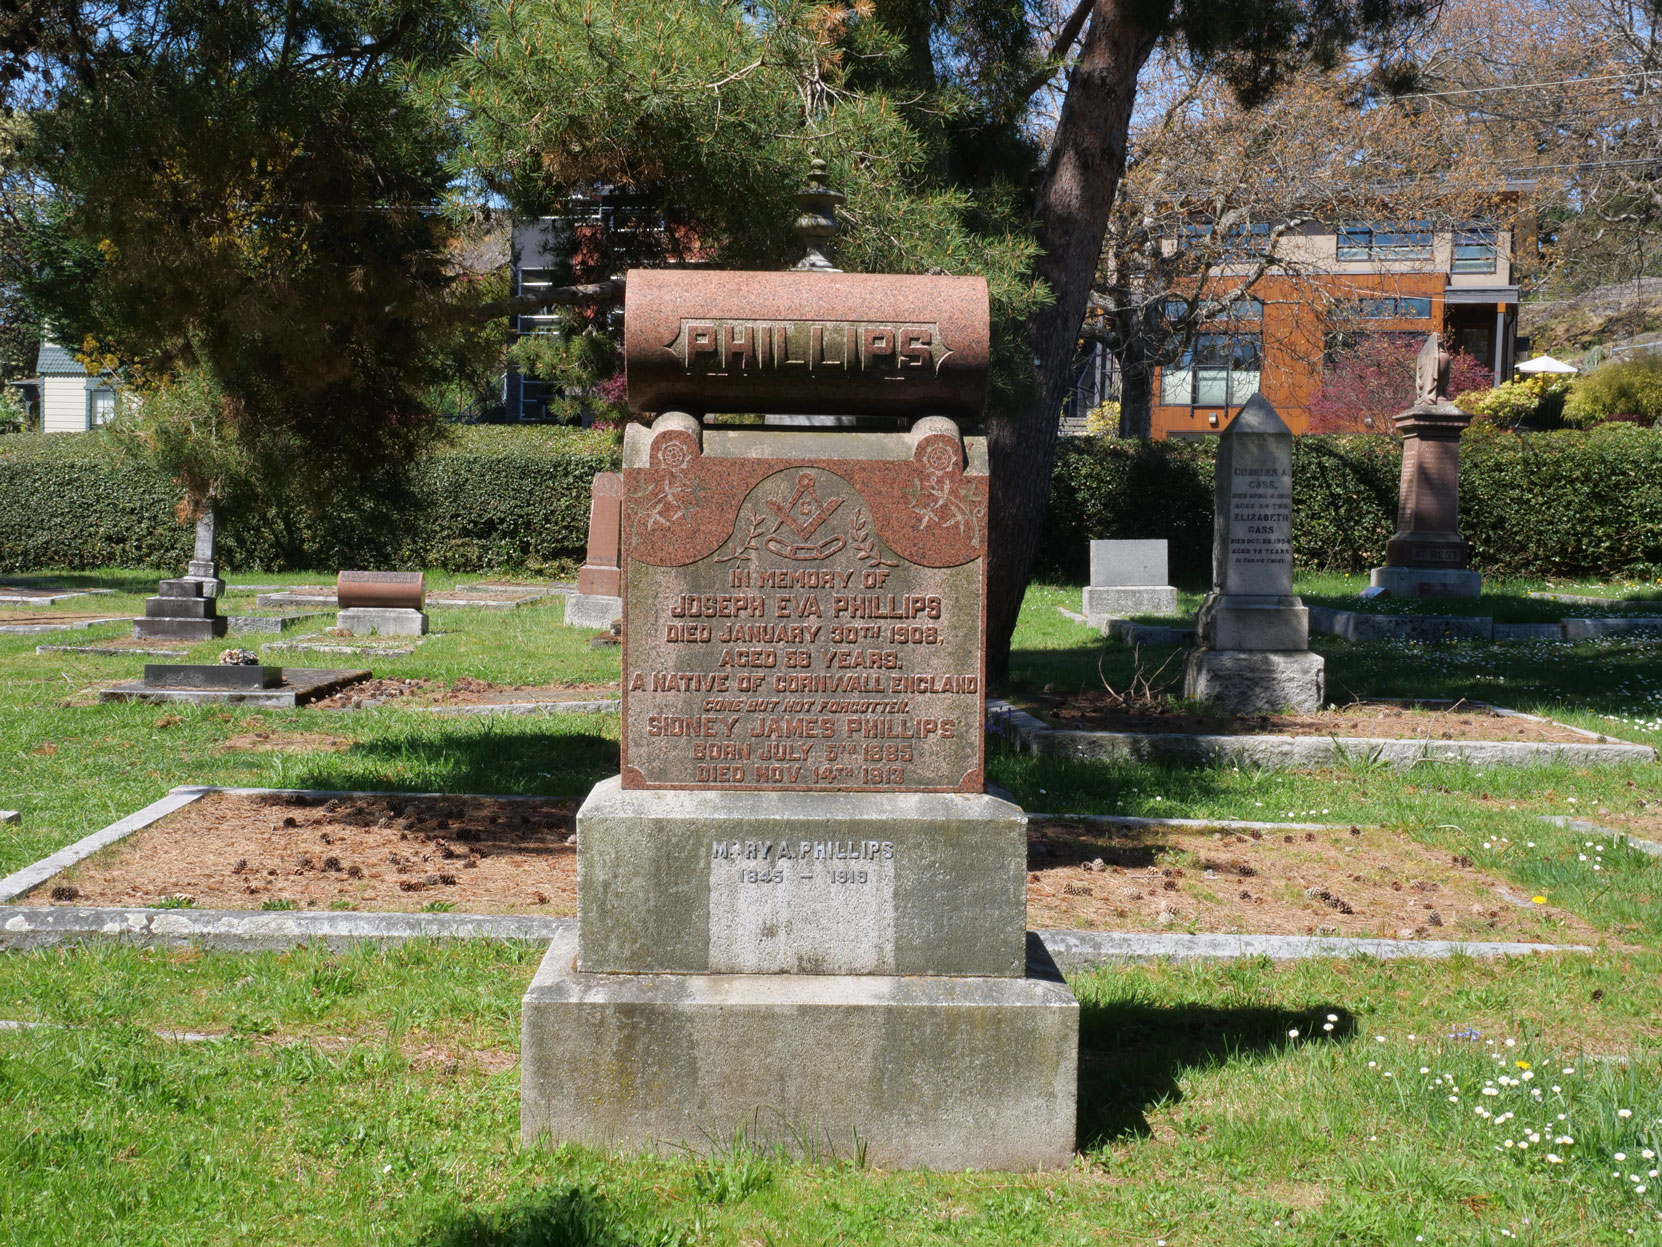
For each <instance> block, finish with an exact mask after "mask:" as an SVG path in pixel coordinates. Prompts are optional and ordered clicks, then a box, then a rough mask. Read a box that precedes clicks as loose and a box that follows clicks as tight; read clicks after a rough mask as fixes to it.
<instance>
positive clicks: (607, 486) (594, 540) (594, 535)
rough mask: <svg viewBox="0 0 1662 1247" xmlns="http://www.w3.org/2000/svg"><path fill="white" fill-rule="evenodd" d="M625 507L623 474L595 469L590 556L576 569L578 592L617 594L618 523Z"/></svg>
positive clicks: (590, 516) (591, 504) (590, 507)
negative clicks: (596, 470)
mask: <svg viewBox="0 0 1662 1247" xmlns="http://www.w3.org/2000/svg"><path fill="white" fill-rule="evenodd" d="M622 509H623V478H622V477H621V476H619V475H618V474H617V473H616V472H596V473H595V474H594V484H593V485H592V486H591V487H590V494H589V550H588V558H587V559H586V561H585V562H584V563H583V566H582V568H581V569H579V571H578V573H577V592H579V593H582V594H589V595H593V596H596V597H608V598H615V597H617V596H618V580H619V576H620V574H621V573H620V570H619V569H620V567H621V566H622V565H621V564H620V563H619V562H618V525H619V524H620V523H621V520H622V517H621V512H622Z"/></svg>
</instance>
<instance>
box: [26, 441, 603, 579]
mask: <svg viewBox="0 0 1662 1247" xmlns="http://www.w3.org/2000/svg"><path fill="white" fill-rule="evenodd" d="M617 466H618V439H617V435H616V434H615V433H605V432H590V431H586V430H581V429H565V428H502V427H489V426H479V427H473V428H462V429H458V430H457V431H456V436H455V437H454V438H452V440H451V443H450V445H448V446H447V447H446V448H445V449H443V450H442V451H440V452H438V453H437V454H434V455H432V456H430V457H428V458H426V459H424V460H423V461H421V462H420V463H417V464H415V465H414V466H412V467H410V468H408V469H406V470H403V471H398V472H389V473H388V474H387V475H386V476H385V477H384V478H382V479H380V480H377V481H371V482H366V483H365V487H364V489H363V490H362V491H361V492H360V493H358V494H356V495H354V496H347V497H340V498H337V499H335V500H334V501H333V502H331V504H330V505H329V506H328V507H327V508H326V509H325V510H324V511H323V513H321V514H319V515H308V514H306V513H305V512H304V511H303V510H302V509H300V508H298V507H294V506H286V505H284V503H283V501H282V499H281V498H275V499H267V500H265V501H263V502H259V503H253V504H245V505H243V506H242V507H240V508H233V509H229V510H227V511H226V512H225V513H224V514H222V516H221V517H220V550H221V561H222V562H223V564H224V565H225V566H226V567H231V568H235V569H236V570H237V571H239V572H242V571H256V570H263V571H284V570H290V569H302V568H304V569H329V568H339V567H382V568H429V567H430V568H440V569H443V570H447V571H458V572H460V571H482V570H485V569H489V568H513V567H520V568H541V567H547V568H557V569H569V568H570V567H572V566H574V565H575V564H578V563H581V562H582V560H583V551H584V547H585V545H586V544H587V540H588V523H589V482H590V481H591V480H592V479H593V477H594V474H595V473H596V472H604V471H609V470H615V469H616V468H617ZM176 501H177V494H176V492H175V491H174V490H173V489H172V487H171V486H170V485H169V483H168V482H167V481H166V480H165V479H164V478H162V477H161V476H159V475H157V474H155V473H152V472H147V471H145V470H143V469H142V468H139V467H136V466H134V465H133V464H132V463H130V462H128V461H126V460H124V459H123V458H122V457H121V456H120V454H119V452H118V451H117V450H116V448H115V447H114V446H113V445H111V444H110V442H109V441H108V439H106V438H104V437H103V436H101V435H98V434H76V435H69V434H61V433H60V434H49V435H45V436H40V435H36V436H27V437H25V436H16V437H6V438H3V439H0V571H7V572H18V571H29V570H32V569H35V568H41V567H60V568H67V569H82V568H91V567H170V566H171V567H177V566H182V565H183V564H184V562H185V560H186V559H187V558H189V556H190V542H191V530H190V529H189V527H188V526H186V525H183V524H181V523H180V522H179V521H178V519H177V518H176V516H175V513H174V509H175V503H176Z"/></svg>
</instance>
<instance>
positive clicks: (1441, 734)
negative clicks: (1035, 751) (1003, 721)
mask: <svg viewBox="0 0 1662 1247" xmlns="http://www.w3.org/2000/svg"><path fill="white" fill-rule="evenodd" d="M1033 700H1034V703H1035V706H1036V709H1035V713H1036V714H1037V715H1039V717H1041V718H1043V719H1044V720H1046V721H1047V722H1048V723H1049V724H1050V725H1051V726H1052V727H1056V728H1060V729H1062V730H1064V731H1090V732H1192V733H1198V734H1202V735H1213V736H1337V737H1340V738H1354V737H1372V738H1376V739H1383V740H1521V741H1538V742H1542V743H1556V744H1586V743H1588V741H1590V740H1591V739H1593V738H1592V737H1589V736H1584V735H1582V734H1581V733H1579V732H1576V731H1573V730H1571V729H1570V728H1567V727H1564V726H1562V725H1561V724H1557V723H1551V722H1548V721H1547V720H1545V719H1531V718H1522V717H1518V716H1514V715H1503V714H1499V713H1497V712H1496V711H1494V710H1491V709H1489V708H1487V707H1478V706H1460V707H1455V708H1450V709H1424V708H1420V707H1409V706H1398V705H1382V704H1378V703H1371V702H1361V703H1355V704H1352V705H1348V706H1340V707H1337V708H1335V709H1332V710H1321V711H1317V712H1316V713H1315V714H1259V715H1237V716H1229V715H1217V716H1212V715H1203V714H1196V713H1193V712H1184V711H1179V710H1136V711H1128V710H1122V709H1119V708H1117V707H1115V706H1113V705H1111V704H1110V700H1111V699H1110V696H1109V694H1107V693H1106V692H1101V693H1098V692H1090V693H1082V694H1080V695H1079V696H1077V697H1068V698H1057V697H1035V698H1034V699H1033ZM1598 739H1599V740H1607V739H1615V738H1613V737H1604V736H1600V737H1598Z"/></svg>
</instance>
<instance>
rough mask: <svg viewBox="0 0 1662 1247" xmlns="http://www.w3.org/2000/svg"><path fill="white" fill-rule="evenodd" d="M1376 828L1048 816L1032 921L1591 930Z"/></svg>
mask: <svg viewBox="0 0 1662 1247" xmlns="http://www.w3.org/2000/svg"><path fill="white" fill-rule="evenodd" d="M1468 860H1469V859H1465V858H1455V857H1452V856H1450V855H1449V854H1447V853H1441V852H1439V851H1437V850H1435V849H1431V848H1428V847H1427V846H1425V845H1422V844H1420V843H1418V842H1417V841H1415V840H1412V839H1410V838H1409V837H1408V836H1407V835H1405V834H1403V833H1401V832H1396V831H1391V830H1388V829H1384V828H1362V827H1355V828H1352V829H1350V830H1349V831H1348V832H1338V833H1334V832H1268V831H1266V832H1262V833H1258V834H1256V835H1250V834H1249V835H1239V834H1234V833H1229V832H1211V831H1206V830H1204V829H1199V828H1194V829H1180V828H1159V829H1151V830H1147V831H1143V830H1136V831H1133V830H1127V829H1121V828H1114V829H1111V830H1109V829H1102V828H1094V827H1088V826H1084V825H1081V824H1071V823H1046V824H1043V825H1041V826H1039V827H1036V828H1034V829H1033V831H1032V832H1031V833H1030V835H1029V840H1028V872H1029V873H1028V876H1027V880H1028V882H1027V921H1028V925H1029V926H1032V927H1064V928H1067V927H1072V928H1079V929H1089V930H1106V931H1150V930H1155V931H1158V930H1168V931H1206V932H1225V933H1228V932H1236V933H1245V932H1251V933H1253V934H1258V935H1342V936H1357V937H1366V938H1379V939H1459V940H1517V941H1520V942H1525V943H1531V942H1533V943H1553V944H1563V943H1589V942H1597V941H1598V940H1599V939H1600V938H1601V937H1600V933H1599V932H1598V931H1597V930H1596V929H1595V928H1593V927H1591V926H1589V925H1588V924H1587V923H1586V922H1584V921H1582V920H1581V919H1580V918H1577V917H1576V916H1574V915H1573V914H1569V913H1566V912H1565V911H1563V910H1560V909H1556V908H1554V907H1552V906H1551V905H1537V904H1535V903H1534V902H1533V901H1531V900H1530V898H1529V897H1528V896H1527V895H1524V894H1523V889H1521V888H1520V887H1518V886H1517V885H1513V884H1508V883H1506V882H1505V881H1503V880H1501V879H1499V878H1496V877H1494V876H1491V875H1485V874H1484V873H1482V872H1481V871H1478V870H1475V869H1473V868H1472V867H1471V866H1469V865H1467V864H1466V862H1467V861H1468Z"/></svg>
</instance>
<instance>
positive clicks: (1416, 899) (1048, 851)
mask: <svg viewBox="0 0 1662 1247" xmlns="http://www.w3.org/2000/svg"><path fill="white" fill-rule="evenodd" d="M250 735H258V734H250ZM281 735H288V734H282V733H271V734H270V736H272V737H277V736H281ZM294 735H298V734H294ZM243 739H247V737H244V738H243ZM573 814H574V808H573V805H572V803H570V802H555V801H548V802H542V801H495V800H489V799H464V798H459V797H433V798H410V797H363V798H338V799H330V800H322V799H313V798H294V797H283V796H260V795H254V794H237V793H214V794H211V795H209V796H207V797H204V798H203V799H202V800H201V801H198V802H195V803H193V804H191V805H188V806H186V807H185V808H184V809H182V810H180V811H178V812H177V813H175V814H173V815H171V816H170V817H168V818H167V819H164V820H163V821H162V822H160V823H157V824H155V825H154V826H152V827H148V828H146V829H145V830H143V831H141V832H138V833H136V834H134V835H133V836H131V837H129V838H128V839H126V840H124V841H122V842H121V843H120V844H118V845H116V846H114V847H112V848H111V849H109V850H106V851H105V852H104V853H101V854H99V855H97V856H95V857H93V858H90V859H88V860H87V861H86V862H83V863H81V864H80V865H79V866H77V867H74V868H72V869H71V870H70V871H66V872H64V873H63V874H61V875H58V876H56V877H54V878H53V879H52V880H51V881H50V883H49V884H47V885H45V886H43V887H41V888H40V889H37V890H36V891H35V892H34V893H32V894H30V895H29V896H28V897H26V898H24V899H23V900H22V901H21V902H19V903H21V904H29V905H43V904H74V905H154V904H157V903H158V902H160V901H161V900H163V899H164V898H166V897H170V896H176V895H180V894H183V895H185V896H189V897H190V898H192V899H193V901H194V903H195V905H196V906H197V907H198V908H201V909H260V908H262V907H263V906H264V905H265V904H267V903H269V902H272V901H278V900H281V901H288V902H292V904H293V905H294V907H295V908H297V909H330V908H347V907H350V908H353V909H360V910H367V911H377V912H403V913H410V912H415V911H419V910H422V909H425V908H435V907H437V906H434V902H438V905H439V906H442V907H443V908H445V909H454V910H455V911H456V912H458V913H487V914H488V913H534V914H546V915H550V916H562V917H563V916H570V915H572V914H575V913H576V911H577V854H576V845H575V844H574V843H570V842H569V841H570V838H571V833H572V825H573ZM1464 861H1465V859H1455V858H1451V857H1450V856H1449V855H1448V854H1446V853H1441V852H1438V851H1437V850H1434V849H1431V848H1428V847H1426V846H1424V845H1421V844H1419V843H1417V842H1416V841H1414V840H1412V839H1410V838H1409V837H1408V836H1407V835H1405V834H1402V833H1400V832H1392V831H1388V830H1384V829H1378V828H1357V829H1356V830H1355V831H1353V832H1348V833H1347V832H1339V833H1317V832H1296V833H1295V832H1289V833H1272V832H1264V833H1261V834H1260V835H1259V836H1257V837H1254V836H1250V835H1235V834H1230V833H1213V832H1210V831H1205V830H1200V829H1165V828H1162V829H1157V830H1149V831H1127V830H1122V829H1112V830H1105V829H1102V828H1095V827H1087V826H1084V825H1080V824H1071V823H1047V824H1043V825H1041V826H1038V827H1035V828H1034V830H1033V831H1032V833H1031V834H1030V836H1029V844H1028V882H1027V921H1028V925H1029V926H1033V927H1061V928H1074V929H1079V930H1108V931H1174V930H1175V931H1213V932H1251V933H1253V934H1259V935H1318V934H1332V935H1347V936H1364V937H1379V938H1386V939H1399V938H1422V939H1467V940H1517V941H1521V942H1526V943H1527V942H1536V943H1596V942H1598V940H1599V939H1600V935H1599V932H1598V931H1596V930H1595V929H1594V928H1592V927H1591V926H1589V925H1588V924H1587V923H1585V922H1584V921H1582V920H1581V919H1579V918H1577V917H1575V916H1574V915H1571V914H1568V913H1566V912H1564V911H1563V910H1560V909H1556V908H1554V907H1552V906H1550V905H1536V904H1534V903H1533V902H1531V901H1530V899H1529V898H1528V897H1527V896H1526V895H1523V894H1522V889H1520V888H1518V887H1516V886H1514V885H1508V884H1507V883H1505V882H1504V881H1503V880H1501V879H1499V878H1496V877H1494V876H1490V875H1486V874H1484V873H1482V872H1480V871H1477V870H1475V869H1473V868H1472V867H1470V866H1469V865H1465V864H1464Z"/></svg>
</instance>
